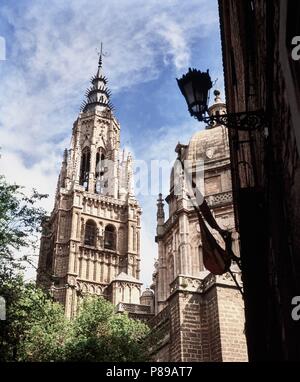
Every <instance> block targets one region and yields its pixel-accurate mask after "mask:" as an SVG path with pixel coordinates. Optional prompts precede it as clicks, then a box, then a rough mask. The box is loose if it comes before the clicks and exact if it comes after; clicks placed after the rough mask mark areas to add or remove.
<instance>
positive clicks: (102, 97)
mask: <svg viewBox="0 0 300 382" xmlns="http://www.w3.org/2000/svg"><path fill="white" fill-rule="evenodd" d="M98 55H99V60H98V70H97V73H96V75H94V76H93V77H92V79H91V84H92V86H90V87H89V88H88V89H87V90H86V94H85V95H86V100H85V101H84V102H83V104H82V105H81V111H83V112H86V111H90V110H96V109H98V110H99V111H103V110H110V111H112V110H113V106H112V104H111V102H110V95H111V92H110V90H109V89H108V87H107V78H106V77H105V75H104V74H103V68H102V57H104V56H105V53H104V52H103V43H102V42H101V46H100V51H99V52H98Z"/></svg>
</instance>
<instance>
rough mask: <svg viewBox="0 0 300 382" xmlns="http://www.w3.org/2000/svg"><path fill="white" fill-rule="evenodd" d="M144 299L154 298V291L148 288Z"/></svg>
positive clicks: (143, 294)
mask: <svg viewBox="0 0 300 382" xmlns="http://www.w3.org/2000/svg"><path fill="white" fill-rule="evenodd" d="M142 297H153V291H152V290H151V289H150V288H147V289H146V290H144V292H143V293H142Z"/></svg>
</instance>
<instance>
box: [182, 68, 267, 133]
mask: <svg viewBox="0 0 300 382" xmlns="http://www.w3.org/2000/svg"><path fill="white" fill-rule="evenodd" d="M177 83H178V86H179V89H180V91H181V93H182V94H183V96H184V98H185V100H186V103H187V105H188V110H189V112H190V114H191V116H192V117H195V118H197V119H198V121H201V122H205V123H207V124H208V125H209V126H211V127H213V126H215V125H216V124H220V125H223V126H226V127H228V128H230V129H235V130H244V131H251V130H256V129H259V128H265V129H266V128H267V123H266V120H265V113H264V111H263V110H257V111H247V112H241V113H230V114H214V115H210V116H207V115H206V113H207V112H208V101H209V91H210V89H211V88H212V85H213V84H212V81H211V78H210V75H209V71H208V70H207V71H206V72H201V71H200V70H197V69H191V68H189V71H188V72H187V74H185V75H183V76H182V77H181V78H180V79H178V78H177Z"/></svg>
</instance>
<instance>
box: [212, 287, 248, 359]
mask: <svg viewBox="0 0 300 382" xmlns="http://www.w3.org/2000/svg"><path fill="white" fill-rule="evenodd" d="M217 299H218V316H219V320H218V324H219V331H220V340H221V351H222V360H223V361H224V362H226V361H232V362H246V361H247V360H248V356H247V346H246V338H245V334H244V328H245V324H244V322H245V318H244V305H243V300H242V297H241V294H240V292H239V291H237V290H233V289H232V288H226V287H225V288H224V287H217Z"/></svg>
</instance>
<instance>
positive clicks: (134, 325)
mask: <svg viewBox="0 0 300 382" xmlns="http://www.w3.org/2000/svg"><path fill="white" fill-rule="evenodd" d="M148 332H149V327H148V326H147V325H146V324H144V323H142V322H140V321H137V320H133V319H131V318H129V317H128V315H127V314H117V313H115V307H114V306H113V305H112V304H111V303H110V302H108V301H106V300H105V299H103V298H98V297H90V298H87V299H85V300H84V301H83V302H82V305H81V307H80V310H79V314H78V316H77V318H76V319H75V320H74V325H73V339H72V341H71V342H69V344H68V346H67V349H66V357H67V359H69V360H71V361H97V362H105V361H109V362H133V361H145V360H146V359H147V352H146V348H145V345H144V342H143V341H144V340H145V338H146V336H147V334H148Z"/></svg>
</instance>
